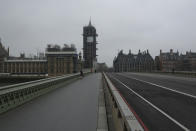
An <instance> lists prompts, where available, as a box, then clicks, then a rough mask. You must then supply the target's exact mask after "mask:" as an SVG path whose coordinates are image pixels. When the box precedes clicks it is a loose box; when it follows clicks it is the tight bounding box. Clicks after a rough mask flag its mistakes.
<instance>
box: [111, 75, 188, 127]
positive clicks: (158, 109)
mask: <svg viewBox="0 0 196 131" xmlns="http://www.w3.org/2000/svg"><path fill="white" fill-rule="evenodd" d="M112 78H114V79H115V80H116V81H118V82H119V83H120V84H122V85H123V86H124V87H126V88H127V89H128V90H130V91H131V92H133V93H134V94H135V95H137V96H138V97H139V98H141V99H142V100H144V101H145V102H146V103H148V104H149V105H151V106H152V107H153V108H154V109H156V110H157V111H159V112H160V113H162V114H163V115H164V116H166V117H167V118H168V119H170V120H171V121H173V122H174V123H175V124H177V125H178V126H179V127H181V128H182V129H183V130H185V131H190V130H189V129H188V128H187V127H185V126H184V125H182V124H181V123H180V122H178V121H177V120H175V119H174V118H172V117H171V116H169V115H168V114H167V113H165V112H164V111H163V110H161V109H160V108H158V107H157V106H155V105H154V104H152V103H151V102H149V101H148V100H146V99H145V98H144V97H142V96H141V95H140V94H138V93H137V92H135V91H134V90H132V89H131V88H129V87H128V86H127V85H125V84H124V83H123V82H121V81H120V80H118V79H117V78H115V77H112Z"/></svg>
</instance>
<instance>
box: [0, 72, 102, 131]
mask: <svg viewBox="0 0 196 131" xmlns="http://www.w3.org/2000/svg"><path fill="white" fill-rule="evenodd" d="M100 86H101V74H91V75H88V76H86V77H84V78H83V79H80V80H77V81H76V82H74V83H71V84H70V85H66V86H62V87H61V88H58V89H56V90H54V91H52V92H50V93H48V94H45V95H43V96H40V97H38V98H36V99H34V100H32V101H30V102H28V103H26V104H24V105H22V106H20V107H18V108H16V109H13V110H11V111H9V112H6V113H4V114H1V115H0V130H1V131H95V130H96V127H97V111H98V92H99V87H100Z"/></svg>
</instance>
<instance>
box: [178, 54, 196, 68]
mask: <svg viewBox="0 0 196 131" xmlns="http://www.w3.org/2000/svg"><path fill="white" fill-rule="evenodd" d="M179 64H180V65H181V66H180V68H179V69H180V70H181V71H196V52H191V51H190V52H188V51H187V52H186V54H181V55H180V63H179Z"/></svg>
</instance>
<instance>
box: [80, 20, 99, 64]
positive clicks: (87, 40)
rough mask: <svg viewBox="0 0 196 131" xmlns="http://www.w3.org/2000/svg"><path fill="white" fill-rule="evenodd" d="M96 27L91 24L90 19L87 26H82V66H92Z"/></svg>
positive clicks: (94, 59)
mask: <svg viewBox="0 0 196 131" xmlns="http://www.w3.org/2000/svg"><path fill="white" fill-rule="evenodd" d="M97 36H98V35H97V33H96V28H95V27H94V26H92V25H91V21H90V22H89V25H88V26H84V27H83V55H84V56H83V57H84V68H93V65H94V62H96V61H97V59H96V56H97V54H96V50H97V48H96V44H97V42H96V37H97Z"/></svg>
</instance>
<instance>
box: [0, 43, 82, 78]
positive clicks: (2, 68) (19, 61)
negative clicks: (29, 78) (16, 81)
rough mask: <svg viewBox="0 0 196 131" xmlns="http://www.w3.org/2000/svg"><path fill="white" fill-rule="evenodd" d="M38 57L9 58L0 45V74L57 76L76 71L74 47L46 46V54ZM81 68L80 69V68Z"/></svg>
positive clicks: (76, 62) (76, 60)
mask: <svg viewBox="0 0 196 131" xmlns="http://www.w3.org/2000/svg"><path fill="white" fill-rule="evenodd" d="M45 55H46V56H44V54H40V56H39V57H33V58H28V57H25V54H21V55H20V57H13V56H9V50H6V49H5V48H4V47H3V46H2V44H1V43H0V73H8V74H17V75H49V76H57V75H63V74H69V73H75V72H77V71H78V67H79V66H78V64H79V62H80V64H81V61H78V54H77V52H76V48H75V46H74V45H71V46H68V45H66V44H65V45H64V47H63V48H61V47H60V46H59V45H48V47H47V48H46V52H45ZM80 68H82V67H80Z"/></svg>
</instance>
